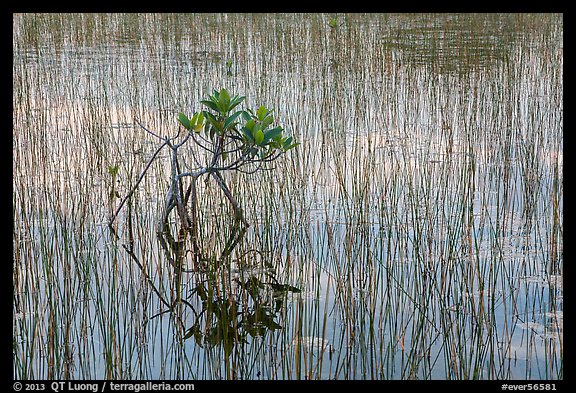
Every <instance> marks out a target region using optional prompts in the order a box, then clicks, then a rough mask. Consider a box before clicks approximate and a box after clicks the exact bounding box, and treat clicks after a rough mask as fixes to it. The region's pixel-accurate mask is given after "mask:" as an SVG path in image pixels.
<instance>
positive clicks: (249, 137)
mask: <svg viewBox="0 0 576 393" xmlns="http://www.w3.org/2000/svg"><path fill="white" fill-rule="evenodd" d="M242 131H243V132H244V136H245V137H246V138H245V139H246V140H247V141H249V142H254V136H253V135H252V130H250V129H249V128H248V127H243V128H242Z"/></svg>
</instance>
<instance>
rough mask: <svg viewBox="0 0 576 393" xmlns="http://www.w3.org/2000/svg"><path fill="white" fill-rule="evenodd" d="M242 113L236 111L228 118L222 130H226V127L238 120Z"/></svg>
mask: <svg viewBox="0 0 576 393" xmlns="http://www.w3.org/2000/svg"><path fill="white" fill-rule="evenodd" d="M242 112H243V111H238V112H236V113H234V114H233V115H231V116H230V117H228V118H227V119H226V121H225V122H224V129H227V128H228V126H230V124H232V123H234V121H235V120H236V119H237V118H238V116H240V115H241V114H242Z"/></svg>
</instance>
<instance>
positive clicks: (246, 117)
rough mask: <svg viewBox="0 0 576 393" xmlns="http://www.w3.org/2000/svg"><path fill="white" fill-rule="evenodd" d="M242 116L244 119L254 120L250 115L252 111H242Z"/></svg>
mask: <svg viewBox="0 0 576 393" xmlns="http://www.w3.org/2000/svg"><path fill="white" fill-rule="evenodd" d="M242 118H243V119H244V121H250V120H252V116H250V113H248V112H246V111H242Z"/></svg>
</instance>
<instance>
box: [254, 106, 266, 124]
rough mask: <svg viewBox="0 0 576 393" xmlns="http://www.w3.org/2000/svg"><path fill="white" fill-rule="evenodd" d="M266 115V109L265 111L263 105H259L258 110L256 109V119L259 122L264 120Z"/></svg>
mask: <svg viewBox="0 0 576 393" xmlns="http://www.w3.org/2000/svg"><path fill="white" fill-rule="evenodd" d="M267 114H268V109H266V107H265V106H264V105H261V106H260V108H258V110H257V111H256V117H257V118H258V120H260V121H262V120H264V118H265V117H266V115H267Z"/></svg>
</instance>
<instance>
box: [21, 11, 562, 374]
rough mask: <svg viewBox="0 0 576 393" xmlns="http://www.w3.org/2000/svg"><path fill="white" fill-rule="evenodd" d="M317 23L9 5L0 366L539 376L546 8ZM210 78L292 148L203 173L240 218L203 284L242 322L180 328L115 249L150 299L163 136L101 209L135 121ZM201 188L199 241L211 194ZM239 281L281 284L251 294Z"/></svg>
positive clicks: (187, 315) (200, 92)
mask: <svg viewBox="0 0 576 393" xmlns="http://www.w3.org/2000/svg"><path fill="white" fill-rule="evenodd" d="M333 17H334V15H327V14H310V15H309V14H278V15H264V14H259V15H242V14H218V15H212V14H200V15H168V14H165V15H164V14H162V15H160V14H130V15H124V14H111V15H110V14H96V15H93V14H90V15H88V14H83V15H81V14H65V15H59V14H51V15H32V14H24V15H21V14H15V15H14V24H13V31H14V38H13V89H14V93H13V97H14V99H13V112H14V113H13V119H14V120H13V189H14V194H13V220H14V224H13V244H14V261H13V266H14V270H13V271H14V273H13V282H14V293H13V304H14V306H13V314H14V318H13V335H14V344H13V357H14V368H13V375H14V378H17V379H26V378H30V379H104V378H114V379H222V378H225V379H229V378H241V379H295V378H299V379H305V378H306V379H315V378H321V379H364V378H370V379H412V378H415V379H470V378H475V379H562V378H563V241H562V238H563V150H562V143H563V84H562V80H563V20H562V16H561V15H553V14H546V15H531V14H522V15H514V14H509V15H499V14H490V15H476V14H467V15H427V14H423V15H419V14H411V15H388V14H373V15H363V14H350V15H344V14H342V15H338V16H337V24H338V26H337V27H335V28H332V27H330V26H329V24H328V22H329V21H330V20H331V19H332V18H333ZM220 87H226V88H227V89H228V90H229V91H231V92H233V93H237V94H242V95H246V96H247V99H246V101H247V103H248V105H250V106H257V105H260V104H267V105H271V106H272V107H274V108H275V111H276V112H275V113H276V114H277V117H278V118H279V119H281V120H282V121H283V123H284V125H285V127H286V129H288V130H289V131H290V132H292V133H293V134H294V135H295V137H296V139H297V140H298V141H300V142H301V145H300V146H298V148H296V149H294V150H291V151H290V152H289V153H287V154H286V155H285V156H284V157H283V158H281V159H280V160H278V161H276V162H275V163H274V166H275V169H274V170H271V171H263V172H258V173H256V174H254V175H245V174H227V175H226V180H227V181H228V182H229V184H230V185H231V188H232V190H233V191H234V193H235V195H236V196H237V197H238V199H239V201H240V203H241V205H242V206H243V207H244V209H245V211H246V216H247V217H248V220H249V221H250V222H251V224H252V226H251V227H250V229H249V230H248V232H247V234H246V237H245V238H244V239H243V241H242V243H241V244H240V245H239V246H238V249H237V250H236V253H235V255H234V258H233V260H232V261H230V263H231V264H230V266H227V267H225V268H222V269H220V271H219V273H218V274H219V275H220V276H219V277H220V281H219V285H220V286H219V287H218V288H219V289H218V291H216V292H218V295H214V296H215V297H214V298H212V300H213V301H214V303H215V304H224V303H226V302H227V304H231V302H232V303H234V301H231V300H230V299H239V300H238V302H237V303H238V305H240V306H242V307H244V308H243V309H242V310H243V311H242V312H245V313H248V312H252V313H255V312H256V311H255V310H259V311H258V312H260V313H261V314H259V315H264V317H262V320H261V321H260V323H259V324H257V325H250V329H252V330H249V329H248V328H245V331H243V332H242V331H240V330H241V329H238V325H237V324H235V323H234V322H233V321H232V320H233V319H234V318H236V315H232V314H226V315H227V317H228V319H227V318H225V317H223V316H222V314H218V315H219V316H216V314H217V313H215V312H214V310H215V309H217V308H215V309H212V311H210V312H204V313H196V312H195V311H194V312H193V311H191V310H190V309H189V308H184V309H183V310H182V315H181V316H180V317H181V320H182V321H183V323H184V326H185V327H186V329H184V330H183V329H182V328H181V327H180V325H179V324H178V322H177V321H176V319H175V318H173V317H172V316H171V315H172V314H171V313H165V311H166V306H165V305H164V304H163V303H162V302H161V301H160V299H159V298H158V296H157V294H156V293H155V292H154V291H153V290H152V289H151V287H150V285H149V283H148V282H147V280H146V278H145V277H146V276H145V275H144V274H143V273H142V271H141V270H140V268H139V267H138V266H137V265H136V264H135V263H134V261H133V260H132V258H131V256H130V255H128V254H127V253H126V252H125V250H124V249H123V248H122V244H125V243H126V242H127V241H128V233H132V235H131V237H132V238H133V239H134V247H135V248H134V250H135V254H136V256H137V257H138V260H139V261H141V262H142V264H143V269H145V270H146V272H147V274H148V276H149V277H151V278H152V279H153V280H154V283H155V285H156V286H157V287H158V288H160V289H161V290H162V291H163V294H165V295H166V296H167V297H170V296H174V293H175V291H177V289H176V288H175V287H174V274H173V272H172V270H171V267H170V265H169V264H168V263H167V261H166V259H165V257H164V254H163V253H162V250H161V249H160V248H159V247H158V242H157V239H156V235H155V228H156V225H157V222H158V218H159V212H160V210H161V206H162V204H163V201H164V195H165V193H166V190H167V187H168V182H167V179H168V176H169V171H170V167H169V159H168V156H167V154H164V153H161V155H160V158H161V159H159V160H157V161H155V162H154V164H153V167H152V169H151V170H150V171H149V173H148V174H147V175H146V177H145V178H144V180H143V181H142V183H141V184H140V186H139V188H138V191H137V192H136V193H135V195H134V197H133V198H132V200H131V203H130V208H129V209H128V208H126V209H124V210H123V211H122V212H121V214H120V216H119V217H118V220H117V230H118V233H119V234H120V239H118V240H116V239H115V237H114V236H113V235H112V233H111V232H110V230H109V229H108V227H107V221H108V219H109V218H110V215H111V214H112V213H113V211H114V210H115V209H116V207H117V205H118V203H119V202H120V199H119V198H117V197H115V196H114V195H113V194H114V192H115V191H117V192H118V194H119V195H120V196H124V195H126V193H127V192H128V191H129V190H130V188H131V187H132V185H133V184H134V183H135V182H136V180H137V178H138V175H139V174H140V172H141V171H142V170H143V169H144V167H145V165H146V162H147V160H148V159H149V158H150V156H151V155H152V154H153V153H154V151H155V150H156V148H157V147H158V145H159V144H158V141H156V140H153V138H151V136H150V135H149V134H147V133H146V132H144V131H143V130H142V129H141V128H140V127H139V126H137V125H136V124H135V120H136V119H137V120H139V121H141V122H142V123H143V124H146V125H147V127H149V128H150V129H152V130H157V131H159V132H160V133H162V134H175V133H176V132H177V121H176V115H177V113H178V112H180V111H184V112H186V113H192V112H194V111H197V110H200V109H201V108H200V107H199V105H198V104H197V103H198V102H199V100H200V99H203V98H204V97H205V96H206V95H207V94H208V93H211V92H212V90H213V89H218V88H220ZM185 154H186V153H185V152H183V156H185ZM115 165H117V166H118V175H117V177H116V178H112V176H111V175H110V173H109V172H108V168H109V167H111V166H115ZM111 191H112V192H111ZM201 192H202V198H201V208H202V217H203V226H202V228H201V233H202V243H203V248H204V249H205V250H214V252H216V250H218V249H221V247H222V243H223V242H224V240H225V238H226V235H227V233H228V231H229V229H228V228H229V220H228V217H229V213H230V209H229V207H228V206H227V205H226V204H222V203H221V202H220V201H221V199H222V196H221V195H220V194H219V193H218V190H217V188H216V187H214V185H211V184H210V183H206V184H203V185H202V186H201ZM128 211H130V214H128ZM238 277H240V278H242V277H258V279H259V280H262V281H263V280H266V279H270V277H274V278H275V279H277V280H278V282H281V283H283V284H286V285H290V286H292V287H294V288H298V289H300V290H301V291H300V292H296V291H294V292H290V291H288V293H285V294H284V295H283V297H278V296H276V295H277V294H276V293H275V292H274V291H271V290H270V289H268V288H260V289H261V290H262V296H261V297H260V298H259V299H260V300H262V302H263V304H264V303H266V304H264V305H265V306H266V307H264V308H259V306H258V304H256V302H253V301H252V300H250V299H248V298H247V297H246V295H245V292H244V290H243V289H242V288H240V285H235V284H234V283H238V282H239V281H234V280H233V279H234V278H236V279H237V278H238ZM204 280H205V277H204V276H203V275H202V274H195V273H190V274H186V275H185V279H184V283H183V288H184V292H183V293H185V294H186V295H187V296H188V300H189V302H190V304H191V305H192V306H194V307H195V309H198V310H200V309H203V307H204V306H203V305H204V304H205V299H204V298H202V297H201V296H200V295H199V294H201V293H203V292H201V291H202V289H200V288H201V287H202V286H203V285H204V283H205V281H204ZM252 282H255V281H252ZM219 291H220V292H219ZM203 300H204V302H203ZM221 302H224V303H221ZM218 310H220V309H218ZM227 310H229V309H227ZM244 315H245V314H244ZM211 318H212V319H211ZM263 320H265V321H266V323H262V321H263ZM196 322H198V325H197V326H199V328H198V329H196V330H193V329H191V327H192V326H195V323H196ZM187 329H191V330H187ZM227 329H228V330H227ZM246 329H248V330H246ZM246 332H247V333H246ZM187 333H195V334H194V335H191V336H190V337H186V336H188V334H187ZM211 333H214V334H213V335H210V334H211ZM216 333H218V334H220V335H221V334H224V335H225V334H232V335H236V336H235V337H233V338H232V339H231V340H230V341H227V340H223V341H222V340H220V339H221V337H220V336H218V334H216ZM241 334H244V335H245V337H244V340H243V341H242V340H238V335H241ZM216 336H218V338H215V337H216ZM211 340H212V341H211Z"/></svg>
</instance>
